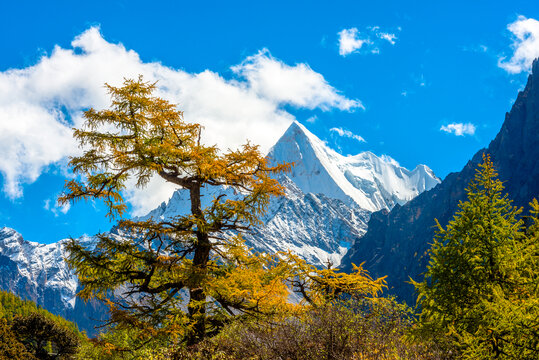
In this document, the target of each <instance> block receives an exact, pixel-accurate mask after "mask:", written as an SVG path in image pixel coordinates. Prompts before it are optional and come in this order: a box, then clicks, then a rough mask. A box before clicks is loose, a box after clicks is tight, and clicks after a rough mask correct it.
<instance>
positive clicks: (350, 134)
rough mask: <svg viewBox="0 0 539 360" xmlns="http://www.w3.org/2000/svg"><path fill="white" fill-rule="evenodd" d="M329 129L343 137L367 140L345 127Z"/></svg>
mask: <svg viewBox="0 0 539 360" xmlns="http://www.w3.org/2000/svg"><path fill="white" fill-rule="evenodd" d="M329 131H331V132H335V133H337V134H338V135H339V136H341V137H347V138H350V139H354V140H357V141H359V142H366V141H365V139H363V138H362V137H361V136H359V135H356V134H354V133H353V132H351V131H350V130H345V129H343V128H336V127H334V128H331V129H329Z"/></svg>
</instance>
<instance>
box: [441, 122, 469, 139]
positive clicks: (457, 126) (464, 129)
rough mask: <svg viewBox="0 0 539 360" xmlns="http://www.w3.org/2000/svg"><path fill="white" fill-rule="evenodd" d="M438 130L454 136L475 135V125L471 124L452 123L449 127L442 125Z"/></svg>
mask: <svg viewBox="0 0 539 360" xmlns="http://www.w3.org/2000/svg"><path fill="white" fill-rule="evenodd" d="M440 130H441V131H445V132H447V133H450V134H454V135H456V136H464V135H473V134H475V125H474V124H471V123H466V124H463V123H452V124H449V125H442V127H441V128H440Z"/></svg>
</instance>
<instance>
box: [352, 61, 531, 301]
mask: <svg viewBox="0 0 539 360" xmlns="http://www.w3.org/2000/svg"><path fill="white" fill-rule="evenodd" d="M485 152H486V153H489V154H490V156H491V158H492V160H493V162H494V165H495V167H496V169H497V170H498V173H499V177H500V179H501V180H502V181H503V182H504V186H505V189H506V191H507V193H508V194H509V197H510V198H511V199H513V201H514V205H516V206H519V207H521V206H522V207H524V209H525V212H526V211H527V210H528V208H529V206H528V204H529V202H530V201H531V200H532V199H533V198H534V197H539V60H535V61H534V63H533V68H532V74H531V75H530V76H529V77H528V82H527V85H526V88H525V89H524V91H521V92H519V94H518V97H517V100H516V101H515V103H514V105H513V107H512V108H511V111H510V112H509V113H507V114H506V115H505V121H504V123H503V125H502V128H501V130H500V132H499V133H498V135H497V136H496V138H495V139H494V140H493V141H492V142H491V143H490V144H489V146H488V148H487V149H482V150H480V151H479V152H477V153H476V154H475V155H474V156H473V158H472V159H471V160H470V161H469V162H468V163H467V164H466V166H465V167H464V168H463V169H462V171H460V172H458V173H451V174H449V175H448V176H447V177H446V178H445V179H444V180H443V181H442V183H441V184H439V185H437V186H436V187H435V188H433V189H431V190H430V191H427V192H424V193H422V194H420V195H419V196H417V197H416V198H415V199H413V200H411V201H410V202H408V203H406V204H405V205H403V206H396V207H395V208H393V209H392V210H391V211H390V212H387V211H379V212H377V213H374V214H372V216H371V219H370V221H369V223H368V230H367V233H366V234H365V235H364V236H363V237H362V238H361V239H360V240H359V241H358V242H357V243H356V244H354V246H353V247H352V248H351V249H350V250H349V251H348V253H347V254H346V255H345V257H344V258H343V261H342V266H343V268H344V269H346V270H350V269H351V263H356V264H359V263H362V262H365V265H364V266H365V268H366V269H367V270H369V271H370V274H371V275H372V276H373V277H379V276H384V275H387V276H388V279H387V280H388V285H389V291H388V292H389V293H392V294H396V295H397V296H398V297H399V298H400V299H401V300H406V301H407V302H408V303H409V304H410V303H412V304H413V303H414V302H415V297H414V288H413V286H412V285H411V284H409V283H407V281H409V278H410V277H411V278H413V279H414V280H421V279H422V275H421V274H422V273H423V272H424V271H425V270H426V267H427V264H428V260H429V259H428V250H429V248H430V244H431V243H432V240H433V238H434V233H435V219H438V221H439V222H440V224H442V226H445V225H446V224H447V223H448V222H449V220H450V219H451V218H452V216H453V214H454V213H455V211H456V210H457V205H458V203H459V201H461V200H465V191H464V189H465V188H466V187H467V185H468V183H469V182H470V181H471V180H472V179H473V177H474V174H475V169H476V168H477V165H478V164H479V163H480V162H481V161H482V155H483V153H485Z"/></svg>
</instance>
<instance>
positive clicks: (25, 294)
mask: <svg viewBox="0 0 539 360" xmlns="http://www.w3.org/2000/svg"><path fill="white" fill-rule="evenodd" d="M82 240H83V241H92V239H91V238H84V239H82ZM66 241H67V240H60V241H58V242H55V243H52V244H48V245H44V244H39V243H36V242H30V241H27V240H25V239H23V237H22V236H21V234H19V233H18V232H17V231H15V230H13V229H10V228H6V227H4V228H2V229H0V289H3V290H6V291H9V292H11V293H14V294H17V295H18V296H20V297H21V298H23V299H25V300H31V301H33V302H35V303H36V304H37V305H39V306H42V307H43V308H45V309H47V310H48V311H50V312H51V313H53V314H55V315H60V316H62V317H64V318H66V319H68V320H70V321H74V322H76V323H77V324H78V325H79V327H80V328H81V329H83V330H86V331H87V332H88V334H90V335H93V334H95V333H96V331H95V329H94V325H99V321H100V320H103V319H105V315H106V313H107V310H106V308H105V307H104V306H103V305H102V304H101V303H99V302H96V301H89V302H88V303H85V302H84V301H82V300H80V299H78V298H77V297H76V293H77V291H78V281H77V277H76V276H75V274H74V273H73V272H72V271H71V270H70V269H69V268H68V266H67V264H66V263H65V261H64V248H63V245H64V244H65V242H66Z"/></svg>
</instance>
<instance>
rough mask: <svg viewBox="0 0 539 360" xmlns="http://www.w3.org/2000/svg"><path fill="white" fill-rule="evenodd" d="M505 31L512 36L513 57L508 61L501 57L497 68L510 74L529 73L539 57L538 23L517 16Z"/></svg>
mask: <svg viewBox="0 0 539 360" xmlns="http://www.w3.org/2000/svg"><path fill="white" fill-rule="evenodd" d="M507 29H508V30H509V31H510V32H511V33H512V34H513V44H512V45H511V47H512V48H513V56H512V57H511V58H510V59H509V60H506V57H505V56H504V57H501V58H500V59H499V60H498V66H499V67H501V68H502V69H504V70H505V71H507V72H509V73H511V74H517V73H520V72H523V71H529V70H530V69H531V66H532V63H533V60H534V59H536V58H537V57H539V21H537V20H535V19H527V18H526V17H524V16H519V17H518V19H517V20H516V21H515V22H513V23H511V24H509V25H507Z"/></svg>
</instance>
